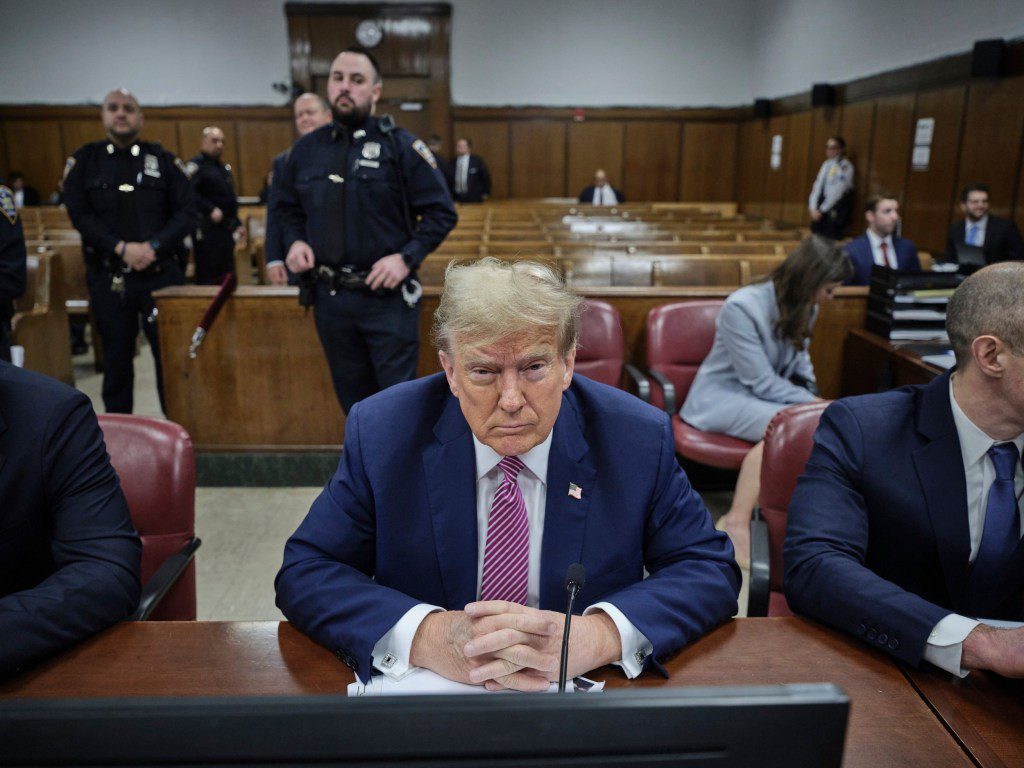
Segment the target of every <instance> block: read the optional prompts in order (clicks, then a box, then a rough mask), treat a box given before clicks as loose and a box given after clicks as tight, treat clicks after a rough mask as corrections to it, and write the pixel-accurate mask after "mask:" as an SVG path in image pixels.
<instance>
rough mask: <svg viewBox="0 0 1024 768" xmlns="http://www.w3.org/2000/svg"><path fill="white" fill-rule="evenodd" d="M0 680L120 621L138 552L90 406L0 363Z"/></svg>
mask: <svg viewBox="0 0 1024 768" xmlns="http://www.w3.org/2000/svg"><path fill="white" fill-rule="evenodd" d="M0 531H3V535H2V536H0V677H2V676H4V675H9V674H11V673H12V672H14V671H16V670H18V669H20V668H22V667H24V666H25V665H26V664H28V663H30V662H32V661H35V660H36V659H39V658H42V657H43V656H48V655H50V654H53V653H56V652H57V651H60V650H62V649H64V648H67V647H68V646H71V645H74V644H75V643H77V642H79V641H81V640H84V639H85V638H87V637H89V636H90V635H93V634H95V633H96V632H99V631H100V630H101V629H104V628H105V627H108V626H110V625H111V624H113V623H114V622H116V621H120V620H121V619H123V618H124V617H125V616H127V615H128V614H130V613H131V612H132V611H133V610H135V608H136V606H137V605H138V602H139V592H140V587H139V561H140V558H141V555H142V545H141V543H140V542H139V537H138V534H136V533H135V529H134V528H133V527H132V522H131V519H130V518H129V517H128V504H127V502H126V501H125V498H124V494H123V493H121V485H120V483H119V482H118V479H117V475H116V474H115V473H114V469H113V467H111V466H110V459H109V457H108V456H107V452H106V449H105V447H104V445H103V435H102V433H101V432H100V427H99V424H98V423H97V421H96V414H95V413H94V412H93V409H92V405H91V404H90V403H89V399H88V398H87V397H86V396H85V395H83V394H82V393H81V392H78V391H77V390H74V389H72V388H71V387H68V386H65V385H64V384H61V383H60V382H58V381H55V380H54V379H50V378H47V377H46V376H41V375H40V374H38V373H31V372H29V371H24V370H22V369H20V368H15V367H14V366H13V365H10V364H8V363H4V362H0Z"/></svg>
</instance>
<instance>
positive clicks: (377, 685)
mask: <svg viewBox="0 0 1024 768" xmlns="http://www.w3.org/2000/svg"><path fill="white" fill-rule="evenodd" d="M572 683H573V685H572V690H573V693H600V692H601V691H603V690H604V681H603V680H602V681H601V682H595V681H593V680H588V679H587V678H585V677H577V678H575V679H573V681H572ZM507 692H509V691H501V693H507ZM557 692H558V683H552V684H551V687H550V688H548V693H557ZM438 693H445V694H461V693H491V691H488V690H487V689H486V688H484V687H483V686H482V685H468V684H466V683H456V682H455V681H454V680H449V679H448V678H446V677H441V675H439V674H437V673H436V672H431V671H430V670H429V669H415V670H412V671H411V672H409V674H407V675H406V676H405V677H403V678H402V679H401V680H392V679H391V678H390V677H388V676H386V675H374V676H373V677H371V678H370V682H369V683H367V684H366V685H364V684H363V683H361V682H359V681H358V680H356V681H355V682H354V683H349V686H348V695H349V696H419V695H422V694H438Z"/></svg>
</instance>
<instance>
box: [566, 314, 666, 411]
mask: <svg viewBox="0 0 1024 768" xmlns="http://www.w3.org/2000/svg"><path fill="white" fill-rule="evenodd" d="M624 348H625V347H624V344H623V341H622V320H621V318H620V317H619V310H617V309H616V308H615V307H614V306H612V305H611V304H609V303H608V302H606V301H597V300H594V299H590V300H588V301H587V303H586V305H585V306H584V308H583V312H582V314H581V315H580V340H579V348H578V349H577V350H576V373H582V374H583V375H584V376H586V377H587V378H590V379H593V380H594V381H600V382H601V383H602V384H607V385H608V386H610V387H616V388H619V387H621V385H622V372H623V370H625V371H626V373H627V374H628V375H629V377H630V379H631V380H632V381H633V382H634V385H635V387H636V391H637V395H638V396H639V397H640V399H641V400H643V401H644V402H648V403H649V402H650V401H651V395H650V384H649V383H648V381H647V378H646V377H645V376H643V375H642V374H641V373H640V371H639V369H637V368H636V367H635V366H632V365H629V364H628V363H626V362H625V360H624V351H623V350H624Z"/></svg>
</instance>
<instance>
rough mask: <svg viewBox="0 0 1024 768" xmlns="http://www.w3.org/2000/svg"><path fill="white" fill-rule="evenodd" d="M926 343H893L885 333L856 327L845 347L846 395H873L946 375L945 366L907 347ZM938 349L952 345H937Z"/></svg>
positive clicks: (843, 380) (844, 377)
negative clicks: (933, 363)
mask: <svg viewBox="0 0 1024 768" xmlns="http://www.w3.org/2000/svg"><path fill="white" fill-rule="evenodd" d="M911 343H912V344H913V345H914V346H915V347H917V346H918V345H922V344H924V343H925V342H904V343H902V344H899V343H897V344H893V343H892V342H891V341H889V340H888V339H887V338H885V337H884V336H879V335H877V334H874V333H871V332H870V331H865V330H864V329H863V328H853V329H851V330H850V331H849V335H848V336H847V338H846V346H845V347H844V349H843V374H842V387H841V391H842V396H843V397H850V396H852V395H869V394H872V393H874V392H883V391H885V390H887V389H893V388H895V387H905V386H907V385H908V384H927V383H928V382H929V381H931V380H932V379H934V378H935V377H936V376H940V375H942V373H943V371H942V369H941V368H939V367H937V366H934V365H930V364H929V363H926V362H924V360H922V359H921V356H920V355H918V354H916V353H915V352H912V351H910V350H908V349H906V348H905V347H906V346H907V344H911ZM934 346H935V347H936V351H938V350H939V348H940V347H943V346H948V345H944V344H942V343H936V344H935V345H934Z"/></svg>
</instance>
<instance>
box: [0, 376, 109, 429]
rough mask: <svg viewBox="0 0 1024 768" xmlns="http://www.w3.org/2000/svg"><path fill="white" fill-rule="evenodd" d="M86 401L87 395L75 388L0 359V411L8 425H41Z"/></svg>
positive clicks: (87, 401)
mask: <svg viewBox="0 0 1024 768" xmlns="http://www.w3.org/2000/svg"><path fill="white" fill-rule="evenodd" d="M87 403H89V398H87V397H86V396H85V395H84V394H83V393H82V392H80V391H79V390H77V389H75V388H74V387H69V386H68V385H67V384H64V383H63V382H61V381H57V379H53V378H50V377H49V376H44V375H43V374H41V373H36V372H34V371H26V370H25V369H23V368H18V367H17V366H14V365H10V364H8V363H3V362H0V413H2V415H3V418H4V420H5V421H6V422H7V424H8V425H11V424H15V423H16V424H22V425H29V424H31V425H37V426H38V427H40V428H41V427H44V426H45V425H46V424H47V423H48V422H49V421H50V419H51V417H52V415H53V414H54V413H55V412H58V411H61V412H66V411H68V410H70V409H71V408H74V407H78V406H80V405H82V404H87ZM91 407H92V406H91V404H90V408H91Z"/></svg>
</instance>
